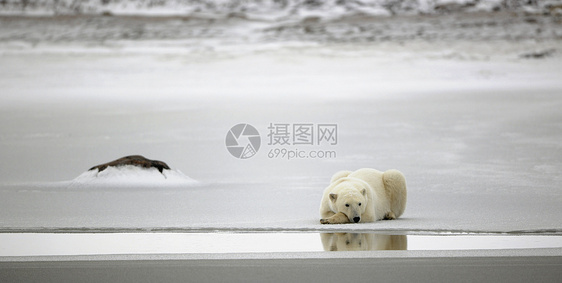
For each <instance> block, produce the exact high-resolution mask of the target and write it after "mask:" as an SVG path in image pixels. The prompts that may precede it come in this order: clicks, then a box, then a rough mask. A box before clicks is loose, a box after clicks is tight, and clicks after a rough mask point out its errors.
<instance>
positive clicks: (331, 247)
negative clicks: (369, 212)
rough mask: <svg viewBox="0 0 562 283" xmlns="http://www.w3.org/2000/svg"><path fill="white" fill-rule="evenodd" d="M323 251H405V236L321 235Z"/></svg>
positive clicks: (364, 234) (370, 234) (369, 234)
mask: <svg viewBox="0 0 562 283" xmlns="http://www.w3.org/2000/svg"><path fill="white" fill-rule="evenodd" d="M320 237H321V238H322V245H323V246H324V250H325V251H377V250H407V249H408V240H407V236H406V235H384V234H372V233H362V234H357V233H321V234H320Z"/></svg>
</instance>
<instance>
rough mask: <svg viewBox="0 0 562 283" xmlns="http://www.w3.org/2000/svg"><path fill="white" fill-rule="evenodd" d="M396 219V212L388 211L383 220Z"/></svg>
mask: <svg viewBox="0 0 562 283" xmlns="http://www.w3.org/2000/svg"><path fill="white" fill-rule="evenodd" d="M394 219H396V215H394V212H392V211H390V212H387V213H386V214H385V215H384V218H383V220H394Z"/></svg>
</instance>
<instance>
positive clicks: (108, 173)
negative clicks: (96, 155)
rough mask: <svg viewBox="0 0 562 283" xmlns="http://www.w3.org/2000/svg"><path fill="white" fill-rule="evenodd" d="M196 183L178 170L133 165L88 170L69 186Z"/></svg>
mask: <svg viewBox="0 0 562 283" xmlns="http://www.w3.org/2000/svg"><path fill="white" fill-rule="evenodd" d="M197 183H198V182H197V181H196V180H194V179H192V178H190V177H188V176H186V175H185V174H183V173H182V172H181V171H179V170H167V169H165V170H163V171H162V173H160V172H159V171H158V169H156V168H141V167H138V166H133V165H124V166H117V167H112V166H110V167H107V168H106V169H105V170H103V171H101V172H99V171H98V170H97V169H95V170H88V171H86V172H84V173H82V174H80V175H79V176H78V177H76V178H75V179H74V180H72V183H71V186H81V185H111V186H135V187H137V186H162V185H174V186H176V185H190V186H191V185H195V184H197Z"/></svg>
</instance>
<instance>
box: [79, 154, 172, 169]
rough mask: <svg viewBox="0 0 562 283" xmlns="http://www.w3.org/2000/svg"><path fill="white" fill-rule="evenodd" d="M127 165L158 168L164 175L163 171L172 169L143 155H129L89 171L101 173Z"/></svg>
mask: <svg viewBox="0 0 562 283" xmlns="http://www.w3.org/2000/svg"><path fill="white" fill-rule="evenodd" d="M125 165H133V166H137V167H142V168H156V169H158V171H160V173H162V171H163V170H164V169H167V170H170V167H169V166H168V164H166V163H164V162H162V161H158V160H150V159H148V158H146V157H144V156H142V155H129V156H125V157H121V158H119V159H116V160H113V161H111V162H107V163H104V164H100V165H96V166H94V167H92V168H90V169H89V170H88V171H91V170H95V169H98V172H101V171H103V170H105V169H106V168H107V167H109V166H112V167H119V166H125Z"/></svg>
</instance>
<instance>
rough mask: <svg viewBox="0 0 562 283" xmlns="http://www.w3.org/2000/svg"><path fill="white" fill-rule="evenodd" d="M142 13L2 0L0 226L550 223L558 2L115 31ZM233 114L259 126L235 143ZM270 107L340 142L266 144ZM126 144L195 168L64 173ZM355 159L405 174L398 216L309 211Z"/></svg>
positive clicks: (444, 227)
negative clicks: (246, 147) (502, 10)
mask: <svg viewBox="0 0 562 283" xmlns="http://www.w3.org/2000/svg"><path fill="white" fill-rule="evenodd" d="M487 17H488V18H487ZM486 19H487V20H486ZM67 20H68V21H70V23H67V22H66V21H67ZM141 20H142V19H138V18H119V17H115V18H100V17H93V18H86V19H83V18H82V21H85V22H82V23H83V27H80V25H78V24H76V23H77V22H80V21H81V19H80V18H72V17H71V18H68V19H59V20H57V18H55V19H50V18H32V19H29V18H20V17H3V18H1V21H2V22H3V24H2V25H1V26H2V27H3V28H0V34H1V35H2V37H1V38H2V41H1V42H0V66H2V68H0V87H1V89H2V96H1V97H0V148H1V149H0V159H1V160H2V161H3V162H2V163H1V164H0V180H1V185H0V194H1V197H0V215H1V217H0V230H2V231H30V230H42V231H61V230H65V231H83V230H90V231H102V230H103V231H134V230H141V231H147V230H148V231H154V230H158V231H170V230H172V231H174V230H181V231H185V230H188V231H189V230H205V231H217V230H218V231H288V230H290V231H311V230H313V231H317V230H346V231H379V230H392V231H395V230H396V231H457V232H459V231H469V232H532V233H560V231H562V222H561V221H560V217H559V216H560V215H561V213H562V208H561V206H560V203H561V201H562V192H561V190H560V183H561V177H560V173H559V172H560V171H561V169H562V159H561V157H562V149H561V145H560V140H561V138H562V129H561V125H562V124H561V123H560V122H561V120H562V114H561V113H560V111H559V109H561V108H562V107H561V106H562V96H561V94H562V83H561V81H560V77H561V75H562V74H561V72H562V69H561V68H560V66H561V63H562V57H561V56H560V50H561V49H560V47H561V44H560V37H559V35H558V33H559V28H560V23H559V22H557V21H559V19H558V18H556V17H549V16H544V17H543V16H532V17H531V18H529V17H526V16H520V15H509V14H499V15H493V16H492V15H489V16H485V15H481V14H475V15H470V16H464V17H460V16H448V17H445V16H443V17H435V18H434V17H426V18H424V17H417V16H416V18H406V19H403V20H395V19H394V18H384V20H380V21H379V20H376V19H370V22H368V23H370V24H372V25H374V26H375V27H374V28H373V26H369V25H367V29H366V30H365V29H363V28H362V27H363V26H364V25H366V24H365V22H364V21H354V20H351V21H350V22H343V23H342V22H335V23H331V24H330V25H329V26H331V27H333V29H327V30H325V31H323V32H318V33H316V32H314V31H315V28H316V27H315V26H314V25H316V24H318V23H313V26H308V25H309V24H308V23H299V24H297V25H295V26H291V27H286V28H282V29H277V31H278V32H277V33H275V34H272V33H271V29H270V27H269V26H268V27H266V28H265V27H264V26H263V25H264V24H263V23H260V22H258V23H256V22H252V21H250V22H240V21H239V20H235V22H234V23H233V22H229V21H230V20H228V21H227V22H226V23H225V22H220V21H219V23H218V24H217V23H216V22H213V24H212V28H210V29H209V30H210V31H209V30H206V29H204V28H196V27H193V26H191V27H190V26H183V24H182V21H181V19H175V20H168V19H158V18H156V19H154V18H151V19H145V20H146V21H147V22H150V21H156V22H157V23H155V24H153V25H151V24H147V25H145V26H144V27H145V28H144V29H143V30H144V31H147V30H148V31H150V30H151V28H154V29H156V30H157V31H162V30H166V25H167V24H168V25H169V27H170V29H171V32H170V33H167V34H164V35H163V34H162V33H159V32H154V33H150V32H142V33H140V37H139V38H133V39H126V38H124V34H128V33H127V32H128V31H129V29H130V28H131V26H134V25H132V24H130V22H129V21H141ZM73 21H77V22H73ZM106 21H109V23H106ZM158 21H161V22H158ZM393 21H394V22H393ZM187 22H188V23H192V22H189V21H187ZM4 23H9V25H4ZM88 23H92V25H96V24H97V25H102V26H104V23H105V26H106V27H108V29H106V30H104V29H103V28H101V31H98V32H100V33H101V35H100V33H96V31H97V29H95V30H92V32H91V33H90V32H88V31H89V27H90V25H88ZM394 23H395V24H396V25H394ZM398 23H410V26H408V25H407V24H403V25H399V24H398ZM448 23H449V24H452V23H459V25H456V26H454V25H452V26H450V28H449V27H448V26H449V25H448ZM462 23H466V25H464V26H463V25H461V24H462ZM471 23H472V24H473V25H470V24H471ZM474 23H480V24H476V25H474ZM482 23H488V24H482ZM494 23H495V24H494ZM119 24H121V25H119ZM230 24H232V26H230ZM159 25H161V26H159ZM213 25H214V26H213ZM268 25H269V24H268ZM377 25H380V26H381V27H384V26H386V27H389V29H390V31H388V30H384V29H383V30H384V31H383V32H382V33H383V35H384V33H388V34H389V37H388V38H386V39H384V38H379V39H377V38H376V36H377V35H379V33H378V32H377V31H376V27H377ZM420 25H421V26H425V29H424V32H421V33H418V32H416V33H414V34H412V35H411V36H410V35H409V34H410V32H411V30H412V29H410V28H409V27H416V28H417V27H419V26H420ZM4 27H11V28H4ZM65 27H68V29H67V31H68V32H67V33H65ZM109 27H111V28H109ZM342 27H347V28H348V30H349V32H351V33H352V34H354V33H353V31H355V32H356V34H355V35H357V36H356V37H355V36H351V37H346V36H345V30H346V29H345V28H344V29H342ZM371 28H373V29H371ZM73 29H77V31H74V30H73ZM256 29H257V30H258V32H248V31H249V30H252V31H254V30H256ZM510 29H512V30H513V32H511V30H510ZM537 29H540V31H538V30H537ZM225 30H226V31H225ZM291 30H292V31H291ZM401 30H402V31H403V33H400V31H401ZM528 30H532V31H534V32H533V33H528V32H527V31H528ZM174 31H178V32H179V31H191V32H193V33H194V34H195V35H193V34H192V35H189V34H184V35H182V36H181V37H182V38H179V37H180V36H177V35H176V33H175V32H174ZM213 31H215V32H216V31H220V32H217V33H214V32H213ZM307 31H310V32H307ZM335 31H343V33H338V32H335ZM369 31H370V34H371V35H373V36H375V39H368V36H367V35H368V33H369ZM426 31H430V32H429V34H434V36H426V35H427V34H428V33H427V32H426ZM478 31H482V32H478ZM506 31H508V32H506ZM237 32H238V33H237ZM147 34H148V35H147ZM241 34H242V35H244V36H241ZM337 34H339V36H340V37H337V36H334V35H337ZM404 34H406V35H404ZM416 34H417V35H416ZM513 34H519V36H515V37H513V36H512V35H513ZM114 35H116V36H114ZM129 35H130V34H129ZM129 35H128V36H129ZM222 35H226V36H224V37H223V36H222ZM493 35H497V36H496V37H494V36H493ZM273 38H279V39H280V40H274V39H273ZM338 38H339V39H338ZM342 38H344V39H345V38H347V40H346V41H342V40H341V39H342ZM541 54H542V55H544V56H542V55H541ZM535 55H536V56H535ZM534 57H538V58H534ZM239 123H249V124H251V125H253V126H255V127H256V128H257V129H258V131H260V134H261V138H262V147H261V148H260V150H259V151H258V153H257V155H256V156H254V157H252V158H250V159H247V160H239V159H236V158H234V157H232V156H231V155H230V154H229V153H228V151H227V150H226V147H225V137H226V134H227V132H228V130H229V129H230V127H232V126H234V125H236V124H239ZM270 123H273V124H275V123H280V124H282V123H288V124H296V123H311V124H314V125H318V124H324V123H328V124H337V127H338V135H337V138H338V144H337V145H323V146H317V145H305V146H300V147H299V146H287V147H284V148H285V149H287V150H297V149H298V150H303V151H310V150H315V151H318V150H326V151H334V152H335V153H336V156H335V157H334V158H324V159H293V160H286V159H283V158H270V157H268V153H270V152H271V151H272V150H275V149H277V148H280V149H282V148H281V147H278V146H274V145H268V136H267V134H268V126H269V125H270ZM129 154H142V155H145V156H146V157H148V158H155V159H159V160H164V161H166V162H167V163H168V164H169V165H170V166H171V167H172V168H174V169H177V170H180V171H181V172H183V173H184V174H186V175H187V176H189V177H191V178H193V179H195V180H198V181H199V183H198V184H195V185H194V184H192V183H190V182H185V183H182V182H179V183H178V182H176V183H173V184H171V183H169V182H168V183H166V181H162V182H160V181H158V180H156V181H151V182H149V185H146V186H141V187H136V186H130V185H126V184H125V185H124V184H123V183H120V184H117V185H107V186H99V185H92V184H90V185H88V184H86V185H83V186H73V185H72V182H71V180H73V179H74V178H76V177H77V176H79V175H80V174H82V173H83V172H84V171H86V170H87V169H88V168H90V167H91V166H93V165H96V164H100V163H103V162H107V161H110V160H113V159H116V158H118V157H122V156H125V155H129ZM361 167H373V168H377V169H380V170H385V169H390V168H396V169H399V170H401V171H402V172H403V173H404V174H405V176H406V179H407V182H408V190H409V199H408V206H407V209H406V213H405V214H404V216H403V218H401V219H399V220H397V221H382V222H376V223H370V224H360V225H336V226H325V225H320V224H319V222H318V219H319V215H318V207H319V202H320V198H321V193H322V191H323V189H324V187H325V186H326V185H327V182H328V180H329V178H330V176H331V174H333V173H334V172H336V171H338V170H342V169H357V168H361ZM108 229H109V230H108Z"/></svg>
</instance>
